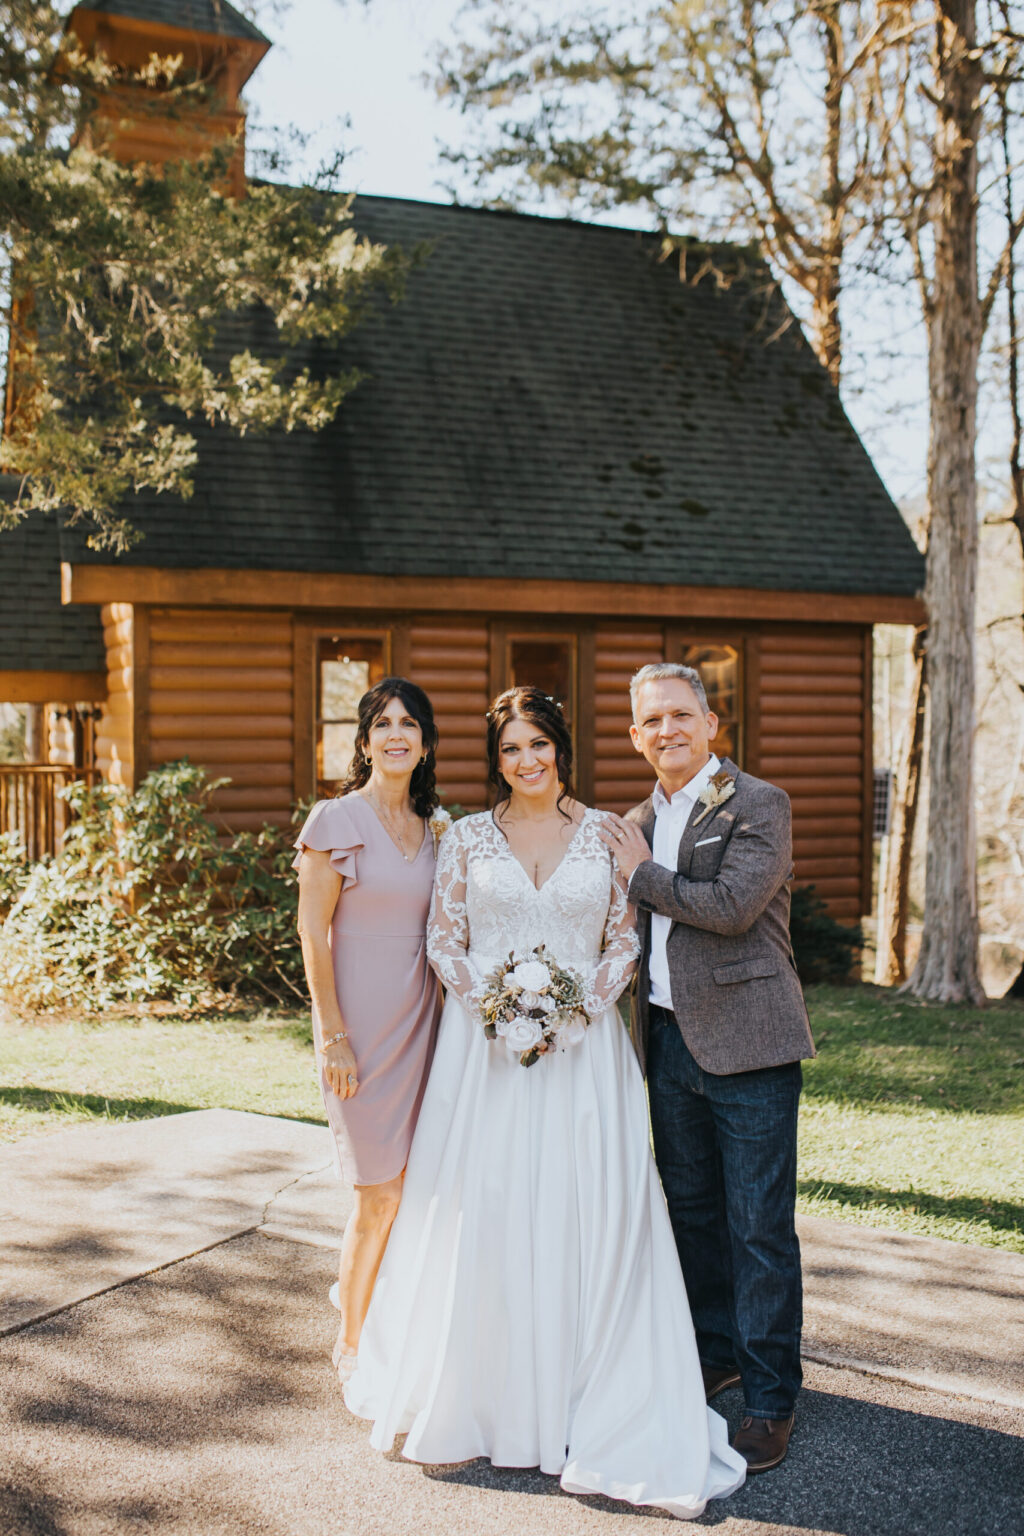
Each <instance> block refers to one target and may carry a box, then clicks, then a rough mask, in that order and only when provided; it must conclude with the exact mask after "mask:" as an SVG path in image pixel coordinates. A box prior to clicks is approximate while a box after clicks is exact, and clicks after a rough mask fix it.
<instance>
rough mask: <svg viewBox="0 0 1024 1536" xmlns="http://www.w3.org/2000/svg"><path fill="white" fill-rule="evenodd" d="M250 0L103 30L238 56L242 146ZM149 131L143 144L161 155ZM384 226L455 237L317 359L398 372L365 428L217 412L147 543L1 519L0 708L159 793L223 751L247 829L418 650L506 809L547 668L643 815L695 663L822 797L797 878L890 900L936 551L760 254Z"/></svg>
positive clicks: (781, 771)
mask: <svg viewBox="0 0 1024 1536" xmlns="http://www.w3.org/2000/svg"><path fill="white" fill-rule="evenodd" d="M236 14H237V13H234V12H233V11H232V8H231V7H230V6H229V5H227V4H224V3H219V0H218V3H216V4H215V3H214V0H189V4H188V6H171V5H169V4H167V3H164V0H111V3H110V4H107V5H100V4H95V5H92V6H89V7H85V6H78V7H76V9H75V11H74V13H73V16H72V20H71V24H72V25H75V26H76V27H77V28H78V31H79V35H80V36H81V35H88V36H90V37H92V38H94V39H95V38H97V37H102V39H103V42H104V46H105V47H106V49H107V50H108V52H114V53H116V51H117V49H118V48H122V47H123V48H125V49H128V48H129V45H130V47H131V48H134V49H136V50H137V49H138V47H139V46H140V42H139V39H140V38H142V39H143V40H144V42H145V44H146V46H147V47H148V48H150V49H151V51H154V52H164V53H166V52H169V51H171V50H170V46H169V45H170V44H171V43H172V42H173V41H174V39H175V38H176V37H177V38H178V46H179V48H180V47H181V46H182V42H181V37H182V33H183V32H186V33H187V37H186V38H185V41H186V42H187V43H188V45H189V46H190V47H192V48H193V49H194V50H195V51H196V52H197V54H199V55H201V56H202V57H203V59H204V60H207V62H208V60H209V58H210V57H213V56H214V55H216V57H217V58H220V59H222V60H232V62H231V63H230V67H229V66H228V65H227V64H224V66H223V68H224V78H225V79H226V80H227V81H228V82H229V85H230V92H231V93H233V94H232V95H231V99H230V100H228V101H226V102H225V103H224V104H223V105H224V113H225V114H228V115H229V116H230V114H231V113H234V114H235V115H234V116H233V117H232V118H231V121H232V123H233V125H234V126H233V128H232V131H233V132H234V133H235V134H236V135H237V136H238V137H239V138H241V135H242V132H243V130H244V117H243V116H242V111H241V106H240V104H239V102H238V99H237V90H238V89H239V88H240V82H241V81H243V80H244V78H247V74H246V71H247V70H249V69H250V68H251V67H255V64H256V63H258V57H259V56H261V52H260V49H261V44H260V42H258V41H257V40H256V39H254V38H253V37H252V35H251V33H252V31H253V30H254V29H252V28H251V25H250V23H249V22H248V21H245V20H244V18H242V17H237V22H236V21H235V20H234V19H233V18H235V17H236ZM90 18H91V20H90ZM186 21H187V23H188V26H187V27H186V26H185V22H186ZM90 27H91V28H92V31H90V30H89V29H90ZM204 28H205V29H206V30H204ZM124 29H127V32H125V31H124ZM126 37H127V41H125V38H126ZM265 41H266V40H265V39H263V40H262V42H264V43H265ZM236 45H237V49H238V50H239V57H237V58H234V56H233V50H234V49H235V48H236ZM204 50H205V52H204ZM264 51H265V50H264ZM126 121H127V123H128V127H124V124H125V122H126ZM118 123H119V124H120V125H121V128H122V129H123V134H124V136H123V137H122V138H121V139H120V140H118V142H117V145H116V150H117V152H118V153H119V154H122V155H124V156H125V157H130V156H131V155H140V154H148V153H153V154H159V153H160V152H161V150H160V147H159V144H158V145H157V148H156V149H155V150H154V149H153V147H152V146H153V140H152V135H151V134H150V135H149V137H144V136H136V137H135V138H133V137H132V134H131V132H130V119H126V118H124V117H122V118H119V119H118ZM354 217H355V223H356V227H357V229H358V230H359V231H360V232H361V233H364V234H366V235H367V236H369V237H371V238H372V239H374V240H377V241H381V242H382V243H384V244H387V245H397V246H401V247H404V248H407V249H409V250H412V249H414V248H416V247H419V246H422V247H424V249H425V251H426V255H425V257H424V259H423V260H421V261H420V262H419V263H418V264H417V266H416V267H415V269H414V271H413V273H412V276H411V278H410V280H409V283H408V287H407V291H406V293H405V295H404V297H403V298H402V299H401V300H400V301H399V302H397V303H395V304H394V305H390V304H382V306H381V307H380V309H379V311H378V312H377V313H376V314H375V315H374V317H373V319H372V320H371V321H369V322H368V323H365V324H363V325H362V326H360V327H359V328H358V329H357V330H355V331H354V332H352V333H351V334H350V335H349V336H348V337H347V338H345V340H344V341H343V342H342V343H341V344H340V345H338V346H337V347H335V348H332V349H327V348H324V347H322V346H320V347H317V348H311V349H310V351H309V354H308V355H305V356H303V357H301V358H298V359H297V361H301V362H310V363H311V364H312V365H313V366H314V367H316V368H318V369H331V368H346V369H347V368H352V367H357V368H358V369H359V370H360V371H361V372H362V373H363V374H364V375H365V377H364V380H363V382H362V383H361V384H360V385H359V387H358V388H357V389H356V390H355V392H354V393H353V394H352V395H350V396H349V397H348V398H347V400H346V401H345V403H344V404H343V405H342V407H341V410H340V412H339V414H338V416H337V418H336V420H335V421H334V422H333V424H332V425H330V426H329V427H327V428H325V429H323V430H322V431H320V432H318V433H315V434H314V433H310V432H292V433H285V432H283V431H282V432H269V433H265V434H263V435H260V436H252V435H249V436H246V437H238V436H235V435H233V434H232V433H231V432H229V431H227V430H226V429H221V428H209V427H206V426H204V425H202V424H199V425H197V426H195V427H194V428H193V430H194V433H195V436H196V437H197V440H198V444H199V460H198V465H197V468H196V472H195V494H194V496H193V498H192V499H191V500H190V501H188V502H178V501H176V500H174V499H172V498H169V497H146V496H140V497H137V498H136V499H135V500H134V501H133V502H132V503H131V505H130V506H129V507H128V508H127V509H126V510H127V511H128V513H129V515H130V516H131V517H132V519H133V520H134V521H135V522H136V524H137V525H138V527H139V528H140V529H141V530H142V532H143V534H144V539H143V540H142V542H141V543H140V544H139V545H138V546H136V547H135V548H134V549H133V550H132V551H131V552H130V553H129V554H128V555H126V556H124V557H122V558H119V559H117V560H114V559H112V558H111V557H110V556H109V555H104V554H102V553H96V552H94V551H91V550H89V549H88V548H87V546H86V543H85V541H84V539H83V538H82V537H81V535H80V534H79V533H78V532H77V530H75V529H74V528H68V527H61V526H58V525H57V524H56V523H55V522H53V521H49V520H45V519H31V520H29V521H28V522H26V523H24V524H22V525H21V527H20V528H19V529H18V530H17V531H16V532H14V533H10V534H5V535H3V542H2V544H0V558H2V560H3V565H4V571H5V577H4V582H3V591H2V594H0V699H7V700H11V701H25V702H35V703H38V704H41V705H44V706H45V708H46V711H47V719H48V721H49V726H50V729H49V737H48V749H47V757H48V761H49V764H50V765H51V766H52V765H62V764H63V765H65V768H66V770H67V771H78V770H81V769H83V768H92V767H94V768H95V769H96V770H97V771H98V772H99V773H101V774H102V775H103V776H104V777H106V778H107V779H109V780H111V781H113V782H117V783H122V784H127V785H134V784H137V783H138V782H139V781H140V779H141V778H142V777H143V776H144V775H145V774H146V773H147V771H148V770H149V769H151V768H152V767H153V766H155V765H157V764H160V763H164V762H169V761H174V760H176V759H179V758H182V757H188V758H190V759H191V760H192V761H193V762H198V763H202V764H203V765H204V766H206V767H207V768H208V769H209V771H210V773H211V774H213V775H216V776H218V777H221V776H223V777H226V778H228V779H230V784H229V785H227V786H225V787H224V788H223V789H221V790H220V791H219V792H218V795H217V801H216V804H217V808H218V811H219V813H220V814H221V815H222V817H223V819H224V822H225V824H226V825H227V826H228V827H231V828H245V827H253V826H256V825H258V824H260V823H262V822H265V821H269V822H275V823H278V824H285V823H286V822H287V821H288V819H289V817H290V816H291V814H292V808H293V806H294V805H295V803H296V802H297V801H301V800H306V799H308V798H310V797H312V796H314V795H316V796H322V795H326V794H330V793H332V792H334V788H335V786H336V784H337V781H338V779H339V778H340V777H341V776H342V774H343V773H344V771H345V769H346V767H347V763H348V759H349V757H350V755H351V749H352V740H353V714H354V705H355V701H356V700H357V699H358V696H359V694H360V692H361V691H362V690H363V689H364V688H365V687H366V686H367V685H368V684H369V683H370V682H372V681H374V680H376V679H377V678H379V677H381V676H383V675H385V674H387V673H401V674H404V675H407V676H409V677H412V678H414V679H415V680H416V681H417V682H418V683H420V684H421V685H422V686H423V687H425V688H426V689H427V691H428V692H429V693H430V695H431V697H432V699H433V701H434V705H435V709H436V712H437V718H438V725H439V728H440V732H441V745H440V750H439V782H440V784H441V786H442V789H443V791H444V794H445V796H446V798H447V800H448V801H449V802H454V803H458V804H459V805H461V806H463V807H465V808H467V809H475V808H479V807H482V806H483V805H485V804H486V803H487V785H486V773H485V764H484V750H483V748H484V711H485V709H486V707H487V704H488V701H489V699H490V698H491V697H492V696H493V695H494V694H495V693H496V692H498V691H499V690H500V689H501V688H504V687H505V686H507V685H509V684H512V683H520V682H529V683H535V684H539V685H540V686H542V687H543V688H544V689H545V690H546V691H547V692H549V693H551V694H553V695H555V696H557V697H558V698H559V699H561V700H562V701H563V702H564V704H565V707H566V710H567V712H568V714H569V717H570V719H571V721H572V726H573V732H574V736H575V742H576V749H577V759H578V779H579V784H578V788H579V792H580V794H581V795H582V797H583V798H584V799H585V800H586V801H588V802H591V803H594V804H597V805H600V806H604V807H609V808H613V809H616V810H625V809H626V808H628V807H629V806H630V805H632V804H634V803H636V802H637V801H638V800H640V799H641V798H642V797H643V796H644V795H645V794H646V793H647V792H648V790H649V787H650V784H649V771H648V769H647V766H646V764H645V763H644V761H643V760H642V759H641V758H640V757H638V756H637V754H636V753H635V752H634V750H633V747H632V745H631V743H630V741H629V737H628V726H629V704H628V685H629V679H630V676H631V674H632V673H633V672H634V671H635V670H636V668H637V667H639V666H641V665H643V664H644V663H646V662H651V661H659V660H662V659H669V660H674V661H684V662H686V663H688V664H691V665H696V666H698V667H699V668H700V669H701V672H702V674H703V676H704V678H705V681H706V683H707V686H708V692H709V695H710V697H711V701H712V704H713V707H714V708H715V709H716V711H717V713H718V714H719V716H720V719H721V721H722V726H721V731H720V736H719V744H720V746H721V747H722V748H723V749H724V750H725V751H727V752H729V753H730V754H731V755H732V756H733V757H734V758H735V759H736V760H737V761H738V762H739V763H740V765H741V766H742V767H744V768H746V769H747V770H748V771H750V772H753V773H757V774H760V775H762V776H764V777H766V778H769V779H771V780H773V781H774V782H776V783H778V784H781V785H782V786H783V787H784V788H785V789H786V790H787V791H788V792H789V794H790V796H791V797H792V801H793V812H794V853H795V861H796V875H797V879H798V881H799V882H801V883H813V884H814V885H815V887H816V888H817V890H818V892H819V894H821V895H822V896H823V897H824V898H825V899H826V900H827V902H828V904H829V907H830V909H831V911H832V912H833V914H834V915H835V916H836V917H837V918H840V919H842V920H846V921H853V920H856V919H857V918H859V917H860V916H861V915H863V914H864V913H866V912H869V911H870V909H871V869H872V858H871V853H872V800H873V761H872V733H871V711H872V696H871V689H872V627H873V625H874V624H876V623H896V624H901V623H906V624H919V623H922V622H923V621H924V607H923V603H922V601H921V597H920V589H921V587H922V584H923V564H922V560H921V556H920V554H919V552H918V550H917V548H916V546H915V544H914V542H913V540H912V539H911V537H910V534H909V532H908V531H907V528H906V526H905V524H904V522H903V519H902V518H901V516H900V513H899V511H898V510H897V508H896V506H895V505H894V503H893V501H892V499H891V498H890V496H889V494H888V492H887V491H886V489H885V487H884V485H883V483H882V481H881V479H880V478H879V476H878V474H877V472H876V470H875V468H874V466H873V465H872V463H871V460H870V458H869V456H868V454H867V452H866V451H865V449H864V447H863V445H862V443H861V442H860V441H859V439H858V437H857V435H856V433H855V432H854V430H853V428H852V426H851V424H850V422H849V420H848V418H847V416H846V414H845V412H844V411H843V408H842V404H841V402H840V398H839V395H838V393H837V391H836V390H835V389H834V387H833V386H832V384H831V383H830V381H829V379H828V377H827V375H826V373H825V372H824V370H823V369H822V368H821V366H820V365H819V363H818V362H817V360H816V358H815V357H814V355H813V353H812V351H811V349H810V347H809V345H808V344H807V342H806V340H805V338H804V336H803V334H802V332H801V330H800V327H799V325H798V324H797V323H796V321H795V320H794V318H793V316H792V315H791V314H790V312H789V311H788V309H787V308H786V305H785V303H784V300H783V298H782V296H781V294H780V292H779V290H778V286H777V284H776V283H775V282H774V281H773V280H772V278H771V275H770V273H769V272H768V270H767V268H766V267H765V266H764V264H763V263H762V261H761V259H760V258H759V256H758V255H757V253H756V252H754V251H751V250H749V249H745V248H744V249H740V248H737V247H725V246H715V247H708V246H704V245H700V244H697V243H695V242H687V241H680V242H675V243H673V244H672V246H671V248H669V247H666V245H665V244H664V242H663V241H662V240H661V238H660V237H656V236H650V235H644V234H642V233H638V232H636V231H634V230H628V229H618V228H610V227H606V226H596V225H587V224H584V223H579V222H574V221H570V220H561V219H551V218H541V217H532V216H525V215H520V214H515V213H507V212H496V211H491V210H486V209H478V208H466V207H461V206H441V205H435V204H430V203H422V202H414V201H406V200H403V199H392V198H383V197H372V196H365V197H364V196H359V197H358V198H357V199H356V202H355V205H354ZM246 341H252V343H253V344H254V346H256V347H259V348H261V349H263V350H264V351H272V350H273V348H274V346H275V336H274V334H272V332H271V328H270V327H268V325H267V323H266V321H265V320H264V319H263V318H262V317H260V316H258V315H254V316H235V317H233V318H232V319H231V321H230V322H229V323H228V324H227V325H226V326H225V330H224V344H225V345H230V346H231V347H232V349H237V348H238V347H239V345H241V344H245V342H246Z"/></svg>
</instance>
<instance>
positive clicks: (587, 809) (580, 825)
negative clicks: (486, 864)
mask: <svg viewBox="0 0 1024 1536" xmlns="http://www.w3.org/2000/svg"><path fill="white" fill-rule="evenodd" d="M590 809H591V808H590V806H589V805H587V806H584V808H583V815H582V816H581V817H580V819H579V821H578V822H577V823H576V830H575V832H574V833H573V835H572V837H570V839H569V841H568V843H567V844H566V846H565V852H564V853H563V854H562V857H561V858H560V859H559V861H558V863H557V864H556V865H555V867H554V869H553V870H552V871H551V873H550V875H548V877H547V879H546V880H545V881H544V883H543V885H534V883H533V881H532V880H531V879H530V877H529V875H528V874H527V872H526V866H525V864H522V863H521V862H520V861H519V859H517V858H516V856H515V854H514V853H513V852H512V844H511V843H510V842H509V840H508V836H507V834H506V833H504V832H503V831H502V830H501V828H500V827H499V826H498V823H497V822H496V821H495V819H494V812H493V811H492V812H491V813H490V815H491V826H492V827H493V828H494V830H495V832H496V833H497V834H498V836H499V838H500V839H501V842H502V844H503V846H504V849H505V852H506V853H507V854H508V856H509V858H510V859H511V860H512V862H513V864H514V865H515V866H516V868H517V869H518V870H520V871H521V872H522V876H523V879H524V880H525V881H526V883H527V885H528V886H529V887H530V890H531V891H535V892H536V893H537V895H538V896H539V895H540V893H541V891H546V890H547V888H548V886H549V885H550V884H551V882H552V880H553V879H554V878H555V876H556V875H557V874H558V871H559V870H560V869H561V867H562V865H563V864H564V863H565V861H566V859H567V858H568V857H569V855H570V853H571V852H572V850H573V848H574V847H575V845H576V839H577V838H578V837H579V835H580V833H581V832H582V831H583V823H584V822H585V821H586V819H587V817H588V816H589V815H590Z"/></svg>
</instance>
